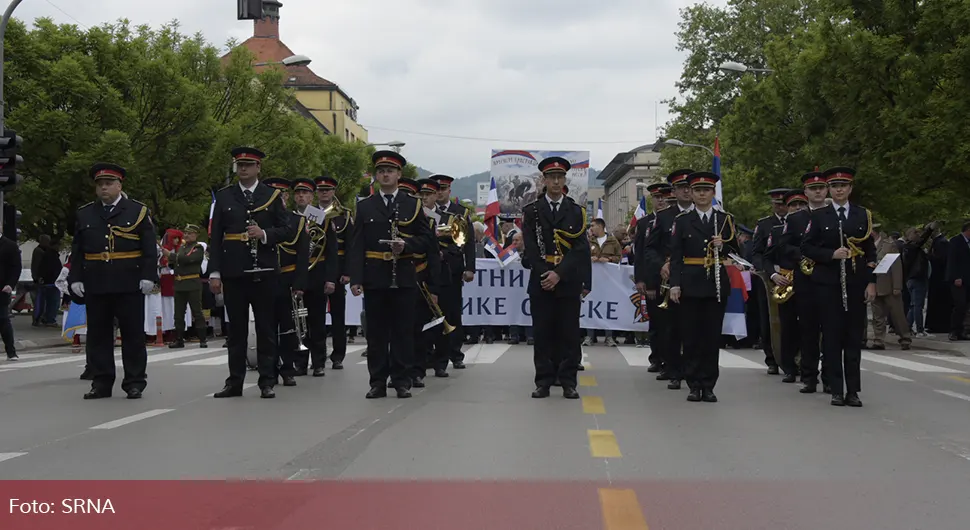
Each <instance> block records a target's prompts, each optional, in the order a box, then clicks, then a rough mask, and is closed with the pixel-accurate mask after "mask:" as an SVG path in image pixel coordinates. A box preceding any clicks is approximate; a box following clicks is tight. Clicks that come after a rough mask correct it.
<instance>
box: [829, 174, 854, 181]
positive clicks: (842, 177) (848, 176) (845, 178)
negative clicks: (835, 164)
mask: <svg viewBox="0 0 970 530" xmlns="http://www.w3.org/2000/svg"><path fill="white" fill-rule="evenodd" d="M828 181H829V182H838V181H848V182H852V174H851V173H833V174H832V176H830V177H829V178H828Z"/></svg>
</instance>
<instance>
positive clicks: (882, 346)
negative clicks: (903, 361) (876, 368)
mask: <svg viewBox="0 0 970 530" xmlns="http://www.w3.org/2000/svg"><path fill="white" fill-rule="evenodd" d="M869 349H870V350H876V351H882V350H885V349H886V345H885V344H873V345H872V347H871V348H869Z"/></svg>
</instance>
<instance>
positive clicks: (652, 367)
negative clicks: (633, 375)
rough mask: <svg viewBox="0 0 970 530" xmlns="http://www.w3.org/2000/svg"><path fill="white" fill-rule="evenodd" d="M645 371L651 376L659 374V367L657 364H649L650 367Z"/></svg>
mask: <svg viewBox="0 0 970 530" xmlns="http://www.w3.org/2000/svg"><path fill="white" fill-rule="evenodd" d="M647 371H648V372H650V373H651V374H656V373H659V372H660V365H659V364H651V365H650V366H648V367H647Z"/></svg>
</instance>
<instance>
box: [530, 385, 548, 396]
mask: <svg viewBox="0 0 970 530" xmlns="http://www.w3.org/2000/svg"><path fill="white" fill-rule="evenodd" d="M532 397H534V398H537V399H538V398H547V397H549V387H547V386H537V387H536V389H535V390H533V391H532Z"/></svg>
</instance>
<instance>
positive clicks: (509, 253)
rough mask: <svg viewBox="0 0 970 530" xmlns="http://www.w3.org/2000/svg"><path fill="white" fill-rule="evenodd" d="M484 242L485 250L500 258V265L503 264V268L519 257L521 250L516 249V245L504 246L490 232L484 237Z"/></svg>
mask: <svg viewBox="0 0 970 530" xmlns="http://www.w3.org/2000/svg"><path fill="white" fill-rule="evenodd" d="M482 242H483V244H484V246H485V250H486V251H487V252H488V253H489V254H491V255H492V256H494V257H495V259H497V260H498V262H499V265H501V266H502V267H503V268H504V267H505V266H506V265H508V264H510V263H512V262H514V261H515V260H517V259H519V252H518V250H516V249H515V247H512V246H509V247H506V248H502V245H499V244H498V242H496V241H495V238H493V237H492V236H490V235H488V234H485V236H484V237H483V238H482Z"/></svg>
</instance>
